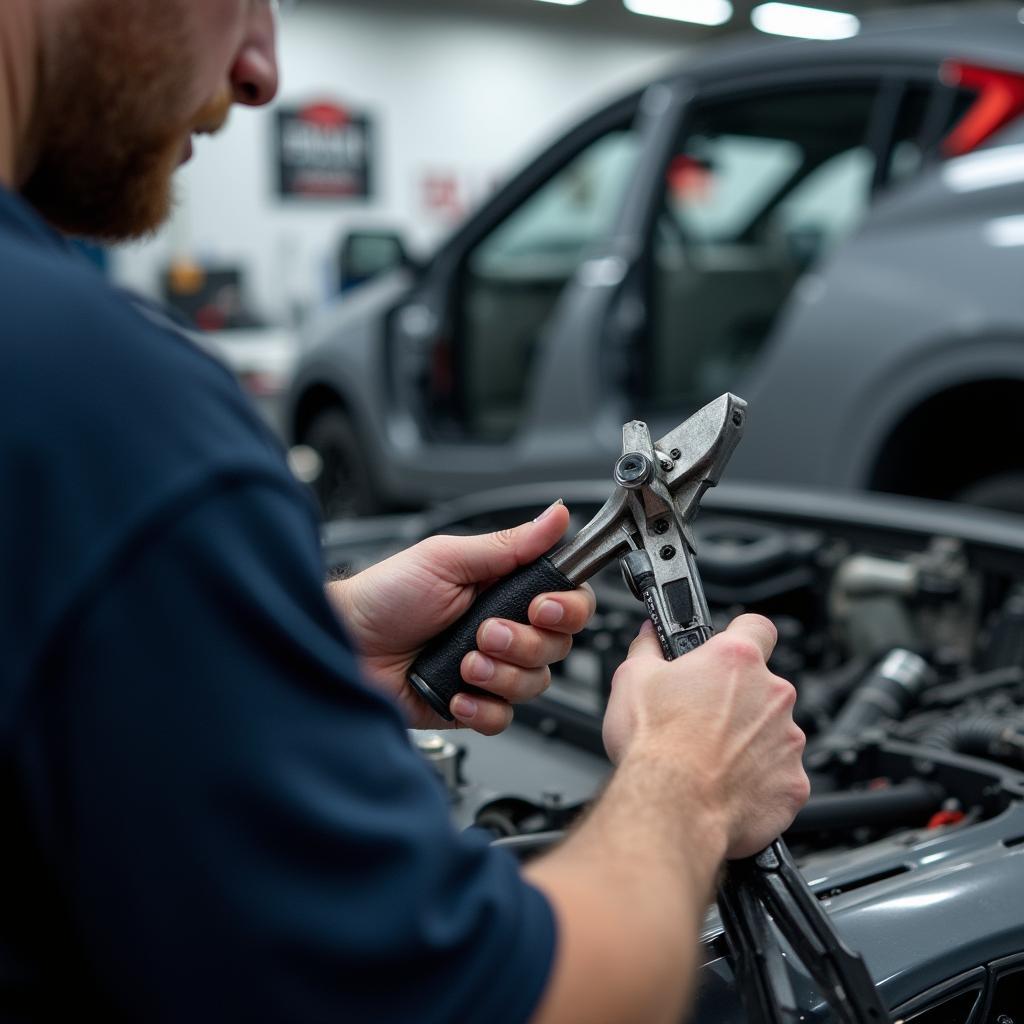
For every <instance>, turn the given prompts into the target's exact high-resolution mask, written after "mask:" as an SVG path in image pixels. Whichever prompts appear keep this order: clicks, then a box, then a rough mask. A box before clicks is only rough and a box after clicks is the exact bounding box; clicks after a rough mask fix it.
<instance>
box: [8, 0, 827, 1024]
mask: <svg viewBox="0 0 1024 1024" xmlns="http://www.w3.org/2000/svg"><path fill="white" fill-rule="evenodd" d="M0 66H2V68H3V72H4V74H3V76H2V77H0V182H2V184H3V188H2V189H0V268H2V274H0V310H2V315H3V328H2V343H0V388H2V390H3V394H2V396H0V494H2V495H3V501H2V503H0V552H2V558H0V565H2V566H3V583H2V586H0V649H2V650H3V652H4V667H3V671H2V673H0V736H2V739H0V742H2V748H0V749H2V758H3V760H2V764H3V768H2V774H0V785H2V787H3V792H4V801H3V806H4V808H5V829H4V836H5V838H4V843H3V851H4V854H3V856H4V868H5V870H4V871H3V873H2V876H0V886H2V905H3V907H4V910H3V914H2V915H0V1017H2V1018H3V1019H4V1020H5V1021H17V1022H22V1021H35V1020H40V1021H42V1020H47V1021H49V1020H54V1021H56V1020H60V1021H65V1020H69V1019H101V1020H106V1021H118V1020H138V1021H146V1022H152V1024H157V1022H162V1021H189V1022H201V1021H247V1022H251V1021H290V1022H302V1021H332V1022H333V1021H340V1020H345V1021H359V1022H363V1021H409V1020H414V1019H415V1020H420V1021H460V1022H466V1021H476V1020H487V1021H521V1020H526V1019H531V1018H532V1019H534V1020H536V1021H539V1022H549V1021H551V1022H554V1021H598V1020H600V1021H630V1022H636V1021H661V1020H673V1019H676V1018H677V1017H678V1015H679V1013H680V1011H681V1009H682V1007H683V1005H684V1002H685V1000H686V998H687V994H688V993H689V991H690V989H691V987H692V981H693V966H692V965H693V961H694V951H695V944H696V938H695V936H696V929H697V925H698V922H699V921H700V919H701V917H702V914H703V911H704V908H705V906H706V904H707V902H708V900H709V898H710V895H711V893H712V889H713V885H714V880H715V876H716V873H717V871H718V869H719V867H720V865H721V863H722V860H723V858H724V857H726V856H734V857H736V856H743V855H746V854H751V853H753V852H754V851H756V850H757V849H759V848H760V847H762V846H763V845H765V844H766V843H767V842H768V841H769V840H770V839H771V838H772V837H773V836H774V835H776V834H777V833H778V832H779V831H780V830H781V829H782V828H784V827H785V825H787V824H788V822H789V821H790V819H791V818H792V816H793V814H794V813H795V811H796V809H797V808H798V806H799V805H800V804H801V802H802V801H803V800H804V799H806V794H807V780H806V777H805V776H804V774H803V771H802V769H801V766H800V752H801V749H802V745H803V737H802V734H801V733H800V732H799V730H798V729H797V728H796V727H795V726H794V724H793V722H792V719H791V717H790V708H791V706H792V702H793V696H794V694H793V690H792V688H791V687H790V686H789V684H788V683H786V682H784V681H783V680H780V679H778V678H776V677H774V676H772V675H771V674H770V673H769V672H768V670H767V668H766V665H765V662H766V659H767V657H768V655H769V653H770V651H771V649H772V646H773V643H774V632H773V630H772V627H771V625H770V623H768V622H767V621H765V620H763V619H760V618H758V617H754V616H744V617H742V618H741V619H739V620H737V621H736V622H735V623H734V624H733V625H732V626H731V627H730V628H729V629H728V630H727V631H726V632H724V633H723V634H722V635H720V636H719V637H716V638H715V639H714V640H713V641H712V642H711V643H709V644H708V645H707V646H706V647H704V648H702V649H701V650H699V651H697V652H695V653H694V654H692V655H688V656H687V657H686V658H683V659H681V660H680V661H677V662H673V663H666V662H665V661H663V660H662V658H661V655H660V652H659V649H658V645H657V643H656V641H655V640H654V639H653V637H652V635H651V633H650V631H649V630H647V631H644V632H642V633H641V635H640V636H639V637H638V638H637V640H636V642H635V643H634V645H633V648H632V650H631V652H630V656H629V659H628V660H627V661H626V662H625V664H624V665H623V666H622V667H621V668H620V670H619V671H618V673H617V674H616V677H615V682H614V688H613V694H612V699H611V703H610V706H609V710H608V715H607V718H606V721H605V739H606V743H607V747H608V750H609V753H610V755H611V757H612V759H613V760H614V761H615V762H616V763H617V765H618V769H617V771H616V774H615V776H614V778H613V779H612V781H611V783H610V785H609V787H608V789H607V792H606V793H605V794H604V795H603V797H602V798H601V799H600V801H599V802H598V803H597V805H596V807H595V809H594V810H593V812H592V813H591V814H590V816H589V818H588V820H587V821H586V822H585V823H584V824H583V825H582V826H581V827H580V828H579V829H578V830H577V831H576V832H575V834H574V835H573V836H572V837H571V838H570V839H569V840H568V841H567V842H566V843H565V844H564V845H563V846H562V847H561V848H560V849H559V850H558V851H557V852H555V853H554V854H552V855H551V856H549V857H546V858H544V859H543V860H541V861H539V862H537V863H536V864H534V865H533V866H531V867H530V868H529V870H528V871H527V873H526V874H527V878H526V879H525V880H524V879H523V878H522V877H521V876H520V873H519V871H518V869H517V866H516V865H515V863H514V862H513V861H512V860H511V858H508V857H507V856H505V855H504V854H503V853H502V852H501V851H495V850H493V849H491V848H490V847H489V846H487V845H486V843H483V842H480V841H477V840H474V839H471V838H468V837H466V836H463V835H459V834H457V833H456V832H455V831H454V830H453V829H452V828H451V826H450V824H449V822H448V815H447V809H446V807H445V804H444V801H443V799H442V796H441V794H440V792H439V789H438V787H437V786H436V784H435V783H434V781H433V780H432V779H431V777H430V775H429V773H428V772H427V770H426V769H425V768H424V766H423V765H422V763H421V762H420V761H419V760H418V757H417V755H416V754H415V752H414V751H412V750H411V749H410V746H409V744H408V742H407V740H406V734H405V728H406V726H408V725H413V726H421V727H422V726H437V725H439V724H440V723H439V722H438V721H437V719H436V718H435V717H434V716H433V715H432V713H431V712H429V711H428V710H427V709H426V708H425V707H424V706H423V705H421V704H419V703H418V702H417V701H416V700H415V699H414V698H413V697H412V695H411V693H410V691H409V690H408V688H407V687H406V685H405V675H406V671H407V669H408V667H409V665H410V664H411V661H412V660H413V658H414V657H415V653H416V651H417V650H418V649H419V647H420V646H422V645H423V644H424V643H425V642H426V640H427V639H429V638H430V637H431V636H433V635H435V634H436V633H437V632H439V631H440V630H441V629H442V628H443V627H444V626H445V625H446V624H447V623H449V622H451V621H452V620H454V619H455V618H456V617H457V616H458V615H459V614H460V613H461V612H462V611H463V610H464V609H465V608H466V607H467V606H468V605H469V604H470V603H471V601H472V599H473V597H474V595H475V593H476V592H477V589H478V587H479V586H480V585H481V584H483V583H486V582H487V581H489V580H491V579H493V578H495V577H498V576H501V575H504V574H506V573H507V572H509V571H511V570H512V569H514V568H515V567H516V566H517V565H521V564H524V563H526V562H529V561H531V560H533V559H534V558H536V557H537V556H538V555H539V554H540V553H541V552H543V551H544V550H546V549H547V548H548V547H550V546H551V545H553V544H554V543H555V542H556V541H557V540H558V539H559V537H560V536H561V535H562V534H563V532H564V531H565V529H566V526H567V521H568V515H567V512H566V510H565V509H564V508H563V507H562V506H561V505H558V504H556V505H554V506H553V507H552V508H551V509H549V510H548V512H547V513H546V514H545V515H543V516H542V517H540V518H539V519H538V520H537V521H536V522H534V523H529V524H525V525H524V526H522V527H519V528H518V529H516V530H512V531H508V532H507V533H502V534H497V535H493V536H490V537H480V538H470V539H467V538H462V539H455V538H434V539H432V540H429V541H427V542H425V543H423V544H420V545H417V546H416V547H414V548H412V549H411V550H410V551H408V552H406V553H405V554H404V555H400V556H397V557H395V558H393V559H390V560H389V561H387V562H384V563H382V564H380V565H378V566H376V567H375V568H373V569H370V570H367V571H366V572H364V573H362V574H360V575H358V576H356V577H354V578H352V579H351V580H348V581H345V582H343V583H339V584H334V585H332V587H331V589H330V592H329V594H325V591H324V589H323V587H322V585H321V580H322V572H323V567H322V565H321V562H320V554H319V546H318V541H317V529H316V523H315V519H314V517H313V515H312V510H311V508H310V507H309V505H308V503H307V500H306V497H305V495H304V493H303V492H302V491H301V490H300V489H299V488H297V487H296V485H295V484H294V482H293V481H292V480H291V478H290V476H289V474H288V472H287V469H286V466H285V464H284V461H283V459H282V457H281V453H280V451H279V449H278V448H277V446H276V445H275V443H274V442H273V440H272V439H271V438H270V437H269V436H267V435H266V434H265V433H264V432H263V429H262V428H261V427H260V425H259V422H258V420H257V419H256V417H254V415H253V414H252V412H251V410H250V409H249V408H248V406H247V405H246V403H245V402H244V401H243V400H242V399H241V397H240V396H239V394H238V391H237V389H236V388H235V387H234V384H233V382H232V381H231V380H230V378H229V377H228V375H227V374H226V373H225V372H224V371H222V370H221V369H220V368H219V367H218V366H216V365H215V364H213V363H212V362H211V361H209V360H208V359H207V358H206V357H205V356H204V355H202V354H201V353H200V352H198V351H197V350H196V349H195V348H194V347H193V346H192V345H191V344H189V342H188V341H187V340H185V339H183V338H182V337H180V336H179V335H178V334H176V333H175V332H174V331H173V330H171V329H169V328H168V327H167V326H166V325H165V324H164V323H163V322H162V320H161V318H160V317H159V315H157V314H154V313H152V312H148V311H146V310H143V309H140V308H139V307H137V306H136V305H135V304H133V303H132V302H130V301H128V300H126V299H125V298H123V297H122V296H120V295H119V294H117V293H116V292H115V291H114V290H112V289H111V288H109V286H108V285H107V284H106V283H105V282H104V281H103V280H102V279H101V278H100V277H99V276H98V275H96V274H95V273H94V272H93V271H92V270H91V269H90V268H88V267H86V266H83V265H81V264H79V263H77V262H76V261H75V260H74V258H73V257H72V256H70V255H69V254H68V252H67V251H66V250H65V248H64V246H63V243H62V242H61V240H60V238H59V236H58V235H56V234H55V233H54V232H53V231H52V230H51V228H50V227H49V226H48V225H47V223H46V222H49V224H50V225H53V226H56V227H58V228H61V229H63V230H64V231H66V232H70V233H78V234H84V235H89V236H93V237H101V238H108V239H116V238H125V237H131V236H135V235H138V234H141V233H144V232H146V231H149V230H152V229H153V228H155V227H156V226H157V225H158V224H159V223H160V222H161V221H162V220H163V218H164V217H165V216H166V213H167V210H168V206H169V201H170V200H169V197H170V179H171V177H172V172H173V170H174V168H175V167H176V166H177V165H178V164H179V163H180V162H181V161H182V160H183V159H185V158H187V156H188V155H189V153H190V143H189V139H190V136H191V135H192V134H193V133H195V132H197V131H213V130H216V128H217V127H218V126H220V125H221V124H222V123H223V121H224V119H225V117H226V116H227V112H228V109H229V107H230V106H231V104H232V103H233V102H237V103H243V104H249V105H259V104H263V103H266V102H268V101H269V100H270V99H271V97H272V96H273V95H274V92H275V89H276V84H277V70H276V64H275V58H274V22H273V12H272V10H271V7H270V5H269V3H267V2H266V0H4V2H3V4H0ZM239 173H244V169H242V168H240V169H239ZM591 611H592V595H591V594H590V592H589V591H588V590H586V589H583V590H580V591H577V592H575V593H572V594H557V595H548V596H546V597H540V598H537V599H536V600H535V601H534V603H533V605H532V606H531V625H529V626H521V625H517V624H514V623H504V622H500V621H494V620H492V621H490V622H487V623H485V624H484V625H483V626H482V627H481V631H480V633H479V634H478V643H479V647H480V651H477V652H473V653H472V654H470V655H468V656H467V658H466V661H465V662H464V663H463V675H464V676H465V677H466V679H467V680H470V681H473V682H475V683H477V684H478V685H479V686H481V687H483V688H485V689H486V690H487V691H488V694H489V695H487V696H481V697H474V698H467V697H459V698H456V700H455V701H453V704H452V711H453V712H454V713H455V715H456V716H457V718H458V719H459V721H460V723H462V724H463V725H466V726H469V727H472V728H474V729H477V730H478V731H480V732H484V733H494V732H499V731H500V730H501V729H502V728H504V727H505V726H506V725H507V724H508V721H509V720H510V717H511V707H510V703H511V702H515V701H518V700H525V699H529V698H530V697H531V696H534V695H535V694H537V693H538V692H540V691H541V690H542V689H543V688H544V687H545V686H546V685H547V681H548V669H547V666H548V664H549V663H550V662H551V661H553V660H556V659H557V658H559V657H562V656H564V654H565V653H566V651H567V649H568V646H569V639H570V637H571V634H572V633H574V632H576V631H577V630H579V629H580V628H581V626H582V625H583V624H584V622H585V621H586V619H587V618H588V616H589V615H590V613H591ZM336 613H340V619H341V620H343V621H344V627H342V626H341V625H340V622H339V616H338V615H337V614H336ZM347 638H350V639H347ZM350 644H351V646H350ZM353 650H357V651H358V652H359V657H358V659H357V657H356V656H355V655H354V654H353V653H352V651H353ZM399 711H401V713H399Z"/></svg>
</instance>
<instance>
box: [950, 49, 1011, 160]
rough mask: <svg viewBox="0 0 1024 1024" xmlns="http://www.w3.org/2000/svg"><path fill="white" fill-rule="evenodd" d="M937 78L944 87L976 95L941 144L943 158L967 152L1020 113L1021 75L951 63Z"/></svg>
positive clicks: (956, 62) (957, 62) (952, 61)
mask: <svg viewBox="0 0 1024 1024" xmlns="http://www.w3.org/2000/svg"><path fill="white" fill-rule="evenodd" d="M941 76H942V80H943V82H945V83H946V84H947V85H950V86H953V87H958V88H961V89H971V90H975V91H976V92H977V94H978V95H977V96H976V97H975V99H974V102H973V103H972V104H971V105H970V107H968V108H967V113H965V114H964V116H963V117H961V118H960V120H959V121H958V122H957V124H956V127H955V128H954V129H953V130H952V131H951V132H950V133H949V135H947V136H946V138H945V140H944V141H943V143H942V151H943V153H945V155H946V156H963V154H964V153H970V151H971V150H972V149H976V148H977V147H978V146H980V145H981V144H982V143H983V142H984V141H985V140H986V139H987V138H989V136H991V135H993V134H995V133H996V132H997V131H999V129H1000V128H1002V127H1003V125H1005V124H1008V123H1009V122H1010V121H1012V120H1013V119H1014V118H1015V117H1017V116H1018V115H1019V114H1021V113H1024V75H1020V74H1017V73H1016V72H1013V71H997V70H995V69H993V68H982V67H978V66H976V65H973V64H961V63H960V62H959V61H954V60H951V61H947V62H946V63H945V64H943V65H942V70H941Z"/></svg>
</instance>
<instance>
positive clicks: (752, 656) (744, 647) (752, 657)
mask: <svg viewBox="0 0 1024 1024" xmlns="http://www.w3.org/2000/svg"><path fill="white" fill-rule="evenodd" d="M719 656H720V657H722V658H724V659H725V660H726V661H727V662H728V663H729V664H731V665H734V666H737V667H740V668H746V667H748V666H750V665H753V664H755V663H757V662H760V661H762V658H761V651H760V649H759V648H758V646H757V644H755V643H754V642H753V641H752V640H748V639H747V638H746V637H740V636H730V637H723V640H722V644H721V646H720V650H719Z"/></svg>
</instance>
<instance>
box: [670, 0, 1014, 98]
mask: <svg viewBox="0 0 1024 1024" xmlns="http://www.w3.org/2000/svg"><path fill="white" fill-rule="evenodd" d="M1021 17H1022V8H1021V6H1020V5H1019V4H1005V3H999V4H984V3H979V4H971V5H965V6H956V7H954V6H926V7H918V8H915V9H914V10H913V11H910V12H907V11H906V10H903V11H891V12H878V13H875V14H866V15H864V16H863V17H862V18H861V31H860V32H859V33H858V34H857V35H856V36H853V37H851V38H849V39H838V40H831V41H825V40H795V39H773V38H770V37H766V36H764V35H754V34H749V35H744V36H742V37H740V38H737V39H735V40H729V41H726V42H722V43H718V44H711V45H709V46H706V47H704V48H703V50H702V51H701V52H700V54H699V55H698V56H697V57H696V59H691V60H690V61H689V62H687V63H686V64H685V65H683V66H681V67H678V68H676V69H675V70H674V71H673V72H672V73H670V74H667V75H665V76H663V77H662V78H661V79H660V80H661V81H664V82H669V81H674V80H679V79H690V80H694V81H696V82H697V83H702V84H703V83H707V82H713V81H715V80H717V79H720V78H730V77H734V76H736V75H748V74H757V73H758V72H764V71H771V70H775V69H781V68H790V69H796V68H799V67H800V66H801V65H804V66H807V67H812V66H814V65H828V66H830V67H834V66H835V65H836V64H843V63H859V64H863V63H876V62H878V63H903V64H906V63H929V62H930V63H939V62H941V61H943V60H959V61H963V62H965V63H977V64H983V65H986V66H989V67H993V68H1000V69H1005V70H1008V71H1020V72H1024V23H1022V20H1021Z"/></svg>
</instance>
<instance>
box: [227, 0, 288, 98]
mask: <svg viewBox="0 0 1024 1024" xmlns="http://www.w3.org/2000/svg"><path fill="white" fill-rule="evenodd" d="M277 85H278V73H277V28H276V25H275V22H274V11H273V7H272V5H271V4H264V3H261V4H258V5H257V9H256V11H254V13H253V16H252V18H251V20H250V23H249V27H248V30H247V32H246V36H245V39H244V40H243V41H242V45H241V47H240V48H239V50H238V53H237V54H236V55H235V62H234V64H233V65H232V67H231V89H232V92H233V94H234V99H235V102H236V103H242V104H245V105H246V106H249V107H261V106H263V104H265V103H269V102H270V101H271V100H272V99H273V98H274V96H275V95H277Z"/></svg>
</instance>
